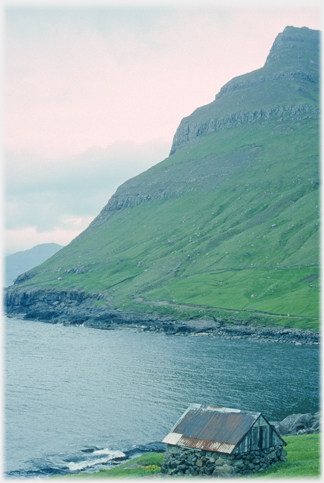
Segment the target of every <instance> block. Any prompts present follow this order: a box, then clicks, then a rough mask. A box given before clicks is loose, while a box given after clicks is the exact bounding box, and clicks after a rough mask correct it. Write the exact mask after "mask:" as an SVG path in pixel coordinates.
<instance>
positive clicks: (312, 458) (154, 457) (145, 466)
mask: <svg viewBox="0 0 324 483" xmlns="http://www.w3.org/2000/svg"><path fill="white" fill-rule="evenodd" d="M284 439H285V441H286V442H287V443H288V445H287V446H286V450H287V460H288V461H287V462H284V463H280V464H278V465H275V466H273V467H271V468H268V469H267V470H266V471H264V472H263V473H256V474H254V475H251V476H250V478H309V477H319V476H320V436H319V434H305V435H299V436H288V437H285V438H284ZM162 463H163V453H148V454H145V455H142V456H139V457H138V458H134V459H132V460H131V461H128V462H127V463H123V464H121V465H118V466H117V467H116V468H112V469H110V470H101V471H99V472H98V473H94V474H78V475H68V476H67V477H76V478H80V477H81V478H143V477H144V476H150V475H154V474H159V473H160V472H161V466H162ZM188 478H192V477H191V476H188ZM245 478H246V477H245Z"/></svg>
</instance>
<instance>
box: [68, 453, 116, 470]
mask: <svg viewBox="0 0 324 483" xmlns="http://www.w3.org/2000/svg"><path fill="white" fill-rule="evenodd" d="M92 454H93V455H100V454H105V455H107V456H106V457H105V458H98V459H95V460H85V461H78V462H77V463H73V461H71V462H70V463H68V468H69V470H70V471H80V470H84V469H85V468H91V467H92V466H96V465H99V464H105V463H107V462H108V461H110V460H112V459H114V458H120V457H124V456H125V454H124V453H123V452H122V451H111V450H109V449H108V448H106V449H101V450H97V451H94V452H93V453H92Z"/></svg>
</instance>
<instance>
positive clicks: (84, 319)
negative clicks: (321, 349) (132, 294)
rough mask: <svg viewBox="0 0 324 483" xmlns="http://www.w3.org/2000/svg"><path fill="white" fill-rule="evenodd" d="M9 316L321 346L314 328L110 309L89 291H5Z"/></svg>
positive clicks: (110, 327) (56, 322) (43, 320)
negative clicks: (249, 323) (240, 322)
mask: <svg viewBox="0 0 324 483" xmlns="http://www.w3.org/2000/svg"><path fill="white" fill-rule="evenodd" d="M5 310H6V315H7V316H8V317H21V318H24V319H28V320H38V321H42V322H47V323H53V324H63V325H74V326H84V327H93V328H96V329H103V330H114V329H133V330H137V331H141V332H153V333H154V332H155V333H162V334H167V335H178V336H185V335H190V336H206V337H217V338H224V339H232V340H252V341H257V342H283V343H290V344H295V345H319V343H320V335H319V333H318V332H312V331H311V330H301V329H294V328H284V327H283V328H281V327H276V326H273V327H269V326H267V327H262V326H254V325H248V324H246V323H245V324H236V323H235V322H233V323H231V324H228V323H224V322H223V321H222V320H221V319H216V320H215V319H212V320H205V319H189V320H185V321H182V320H181V321H180V320H176V319H175V318H173V317H171V316H168V315H163V314H160V313H158V312H154V313H139V312H134V311H127V310H125V311H123V310H118V309H112V308H107V306H106V305H101V304H100V299H98V296H93V297H91V296H89V294H85V292H81V291H77V290H72V291H60V292H58V291H55V290H53V291H50V290H41V289H33V290H29V291H28V292H27V291H19V292H17V291H14V290H13V291H11V290H10V289H7V290H6V292H5Z"/></svg>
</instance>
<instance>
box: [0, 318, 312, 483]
mask: <svg viewBox="0 0 324 483" xmlns="http://www.w3.org/2000/svg"><path fill="white" fill-rule="evenodd" d="M5 323H6V325H5V331H4V332H5V334H4V335H5V344H4V348H5V350H4V373H5V391H4V403H5V411H4V417H5V422H4V446H5V455H4V460H5V471H6V475H7V477H8V476H9V477H15V478H17V477H18V478H20V477H33V478H34V477H35V476H40V477H42V476H44V477H46V476H49V475H51V474H65V473H69V472H78V473H79V472H80V471H94V470H98V469H99V468H102V467H107V466H108V467H109V466H111V465H113V464H116V462H117V461H120V460H118V458H127V457H130V456H132V457H133V456H134V455H137V454H140V453H142V452H144V451H146V450H148V449H149V448H150V446H149V444H150V443H152V442H156V441H161V440H162V439H163V438H164V436H166V434H167V433H168V432H169V430H170V429H171V428H172V426H173V424H174V423H175V422H176V421H177V419H178V418H179V417H180V416H181V414H182V413H183V411H184V410H185V409H186V408H187V407H188V405H189V404H190V403H201V404H213V405H219V406H227V407H233V408H239V409H245V410H252V411H261V412H263V413H264V414H265V416H266V417H268V419H270V421H278V420H281V419H283V418H284V417H286V416H288V415H289V414H292V413H306V412H316V411H318V408H319V350H318V348H314V347H303V346H293V345H290V344H264V343H257V342H249V341H237V342H234V341H230V340H221V339H214V338H209V337H197V336H196V337H193V336H166V335H162V334H149V333H137V332H134V331H131V330H120V331H105V330H96V329H91V328H85V327H64V326H59V325H51V324H45V323H41V322H33V321H23V320H19V319H14V318H10V319H9V318H8V319H5ZM116 458H117V459H116Z"/></svg>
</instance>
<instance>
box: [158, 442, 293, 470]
mask: <svg viewBox="0 0 324 483" xmlns="http://www.w3.org/2000/svg"><path fill="white" fill-rule="evenodd" d="M286 454H287V452H286V450H284V449H283V448H282V446H274V447H271V448H267V449H263V450H262V451H251V452H249V453H238V454H235V453H233V454H232V455H228V454H224V453H216V452H213V451H201V450H197V449H191V448H182V447H179V446H171V445H168V446H167V449H166V452H165V454H164V461H163V466H162V469H161V472H162V473H164V474H166V475H175V476H176V475H192V476H200V475H213V476H227V475H247V474H249V473H255V472H257V471H264V470H265V469H266V468H268V466H271V465H273V464H276V463H279V462H280V461H287V460H286Z"/></svg>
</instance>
